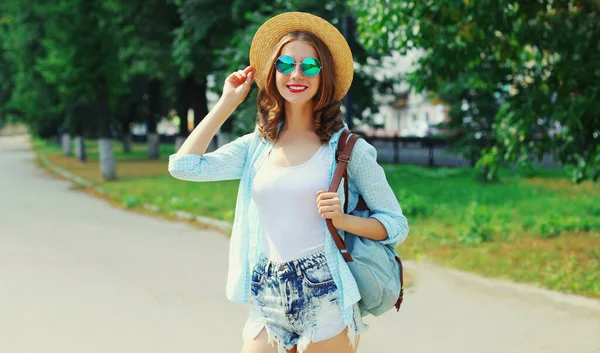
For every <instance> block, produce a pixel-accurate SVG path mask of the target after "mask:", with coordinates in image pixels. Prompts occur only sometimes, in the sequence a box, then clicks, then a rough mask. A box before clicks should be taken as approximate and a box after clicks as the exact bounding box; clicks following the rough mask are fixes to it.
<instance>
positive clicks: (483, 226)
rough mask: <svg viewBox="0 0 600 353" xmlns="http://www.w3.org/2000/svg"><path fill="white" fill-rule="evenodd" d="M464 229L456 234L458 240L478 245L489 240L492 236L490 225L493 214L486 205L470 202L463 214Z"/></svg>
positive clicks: (492, 229)
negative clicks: (464, 217)
mask: <svg viewBox="0 0 600 353" xmlns="http://www.w3.org/2000/svg"><path fill="white" fill-rule="evenodd" d="M465 216H466V219H465V226H464V227H463V228H464V229H462V230H461V232H460V233H459V235H458V240H459V241H460V242H461V243H463V244H466V245H478V244H481V243H483V242H490V241H492V239H493V238H494V227H493V226H492V219H493V215H492V213H491V212H490V211H489V209H488V208H487V207H484V206H479V205H478V204H477V203H476V202H472V203H471V204H470V205H469V207H468V209H467V212H466V214H465Z"/></svg>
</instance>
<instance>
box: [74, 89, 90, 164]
mask: <svg viewBox="0 0 600 353" xmlns="http://www.w3.org/2000/svg"><path fill="white" fill-rule="evenodd" d="M72 107H73V119H74V122H75V155H76V156H77V159H79V161H80V162H82V163H85V162H86V160H87V155H86V152H85V140H84V138H83V130H84V129H83V124H84V119H85V118H84V115H85V113H86V107H84V105H83V102H82V101H81V100H76V101H75V103H74V105H73V106H72Z"/></svg>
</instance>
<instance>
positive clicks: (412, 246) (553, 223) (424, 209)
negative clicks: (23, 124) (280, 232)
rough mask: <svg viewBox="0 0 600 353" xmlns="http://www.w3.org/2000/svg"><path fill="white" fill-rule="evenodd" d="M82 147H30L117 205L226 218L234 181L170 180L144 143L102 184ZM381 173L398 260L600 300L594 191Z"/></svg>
mask: <svg viewBox="0 0 600 353" xmlns="http://www.w3.org/2000/svg"><path fill="white" fill-rule="evenodd" d="M86 144H87V146H88V152H89V154H88V157H89V162H88V163H85V164H82V163H80V162H78V161H77V160H76V159H75V158H73V157H63V156H61V150H60V148H59V147H56V146H52V145H48V144H46V143H44V142H40V141H36V142H35V144H34V145H35V147H36V149H37V150H39V151H41V152H43V153H45V154H46V155H47V156H48V158H49V159H50V160H51V162H52V163H54V164H55V165H58V166H60V167H63V168H65V169H67V170H69V171H71V172H73V173H76V174H78V175H80V176H82V177H84V178H86V179H88V180H91V181H93V182H95V183H97V184H100V185H102V187H103V188H104V189H105V190H106V191H107V193H108V197H109V198H110V199H111V200H113V201H114V202H116V203H117V204H119V205H122V206H123V207H128V208H134V209H139V208H140V207H141V205H143V204H144V203H150V204H154V205H157V206H158V207H159V212H160V213H161V214H163V215H166V216H170V215H172V214H173V213H174V212H175V211H187V212H190V213H193V214H197V215H203V216H208V217H213V218H217V219H221V220H226V221H233V216H234V207H235V201H236V196H237V188H238V182H237V181H228V182H212V183H190V182H183V181H179V180H176V179H174V178H172V177H171V176H170V175H169V174H168V171H167V157H168V155H169V154H171V153H173V147H172V146H171V145H163V146H161V159H160V160H158V161H149V160H148V159H147V157H146V152H145V146H144V145H136V146H135V148H134V152H133V153H131V154H124V153H122V152H121V148H120V146H119V145H118V144H115V155H116V158H117V163H118V164H117V175H118V177H119V180H117V181H115V182H110V183H105V182H103V181H102V180H101V177H100V175H99V166H98V160H97V159H98V154H97V148H96V146H95V143H94V142H87V143H86ZM384 168H385V170H386V175H387V177H388V181H389V183H390V185H391V186H392V188H393V190H394V192H395V193H396V196H397V197H398V200H399V201H400V203H401V205H402V208H403V210H404V213H405V214H406V215H407V217H408V219H409V225H410V228H411V231H410V235H409V237H408V238H407V240H406V242H405V243H403V244H401V245H400V246H399V247H398V252H399V253H400V254H401V256H402V257H404V258H408V259H415V260H419V259H427V260H428V261H433V262H436V263H439V264H441V265H443V266H450V267H454V268H458V269H462V270H467V271H471V272H475V273H480V274H482V275H486V276H493V277H501V278H507V279H513V280H517V281H520V282H526V283H535V284H538V285H540V286H543V287H546V288H549V289H553V290H558V291H562V292H565V293H576V294H580V295H585V296H589V297H595V298H600V185H598V184H593V183H590V182H586V183H583V184H580V185H573V184H571V183H570V181H569V179H568V176H567V173H566V172H565V171H562V170H536V171H534V173H533V175H534V176H530V177H524V176H522V175H520V174H519V172H518V171H516V170H503V171H502V172H501V181H500V182H496V183H486V182H483V181H481V180H480V178H479V173H478V172H477V171H475V170H472V169H468V168H458V169H448V168H436V169H428V168H423V167H419V166H411V165H385V166H384ZM528 175H531V173H528Z"/></svg>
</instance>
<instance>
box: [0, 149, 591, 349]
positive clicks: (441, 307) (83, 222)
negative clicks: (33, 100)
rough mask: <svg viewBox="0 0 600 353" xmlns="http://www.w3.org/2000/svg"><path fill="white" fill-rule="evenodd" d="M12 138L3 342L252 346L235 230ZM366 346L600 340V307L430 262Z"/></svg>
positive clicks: (0, 307)
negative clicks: (519, 289)
mask: <svg viewBox="0 0 600 353" xmlns="http://www.w3.org/2000/svg"><path fill="white" fill-rule="evenodd" d="M32 161H33V154H32V153H31V152H29V151H28V150H27V148H26V146H25V144H24V139H23V138H20V137H0V352H2V353H55V352H56V353H59V352H60V353H138V352H139V353H155V352H156V353H158V352H161V353H163V352H164V353H174V352H177V353H187V352H239V351H240V347H241V338H240V332H241V328H242V324H243V322H244V319H245V313H246V310H247V307H246V306H245V305H239V304H233V303H229V302H228V301H226V299H225V296H224V288H225V273H226V265H227V259H226V257H227V246H228V241H227V239H226V238H225V237H223V236H222V235H220V234H217V233H213V232H210V231H199V230H197V229H194V228H192V227H190V226H187V225H185V224H178V223H171V222H167V221H162V220H157V219H153V218H151V217H148V216H143V215H139V214H135V213H130V212H125V211H122V210H118V209H115V208H112V207H111V206H109V205H108V204H107V203H105V202H103V201H100V200H97V199H94V198H92V197H90V196H88V195H86V194H84V193H82V192H80V191H77V190H76V189H74V188H72V186H71V184H70V183H68V182H65V181H61V180H57V179H56V178H54V177H53V176H51V175H48V174H47V173H45V172H44V171H42V170H40V169H38V168H37V167H36V166H35V165H34V164H33V162H32ZM418 271H419V281H418V284H417V285H416V287H415V288H414V289H413V290H412V291H411V292H410V293H409V294H408V295H407V298H406V302H405V304H404V306H403V309H402V311H401V313H400V314H395V313H390V314H389V315H387V314H386V315H384V316H383V317H381V318H376V319H371V320H368V323H370V325H371V329H370V332H369V333H368V334H366V335H364V336H363V338H362V342H361V349H360V350H359V351H360V352H381V353H387V352H389V353H391V352H410V353H413V352H414V353H417V352H418V353H429V352H445V353H449V352H451V353H453V352H456V353H459V352H460V353H471V352H473V353H482V352H502V353H505V352H523V353H535V352H549V353H552V352H561V353H565V352H576V353H598V352H600V316H599V315H598V314H597V312H596V313H592V312H591V311H590V312H589V313H588V312H586V311H585V310H579V311H577V310H575V311H573V310H560V308H557V307H556V306H554V305H550V304H548V303H547V302H543V301H542V302H536V301H532V300H524V299H523V296H519V295H514V296H512V295H510V294H509V293H510V291H508V292H498V293H496V294H493V293H495V292H494V291H489V290H482V289H481V287H480V286H474V285H470V284H469V283H468V281H466V282H465V281H460V280H457V279H456V278H455V277H453V276H448V275H447V273H446V272H444V271H442V270H436V269H432V268H420V269H418Z"/></svg>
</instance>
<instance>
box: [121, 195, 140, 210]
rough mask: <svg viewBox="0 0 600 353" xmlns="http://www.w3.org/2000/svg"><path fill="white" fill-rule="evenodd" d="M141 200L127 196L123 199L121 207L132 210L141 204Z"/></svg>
mask: <svg viewBox="0 0 600 353" xmlns="http://www.w3.org/2000/svg"><path fill="white" fill-rule="evenodd" d="M141 202H142V200H141V199H140V198H139V197H137V196H132V195H127V196H125V197H124V198H123V205H124V206H125V207H127V208H134V207H137V206H139V205H140V204H141Z"/></svg>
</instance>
